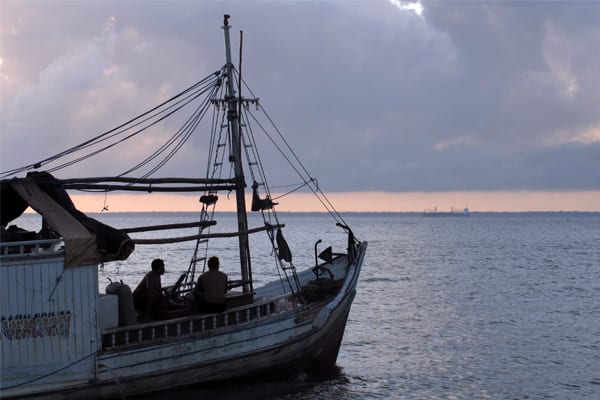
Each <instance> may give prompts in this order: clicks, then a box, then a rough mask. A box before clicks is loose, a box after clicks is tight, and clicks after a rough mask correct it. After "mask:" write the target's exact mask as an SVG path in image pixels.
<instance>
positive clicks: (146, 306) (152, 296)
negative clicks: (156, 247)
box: [133, 258, 166, 319]
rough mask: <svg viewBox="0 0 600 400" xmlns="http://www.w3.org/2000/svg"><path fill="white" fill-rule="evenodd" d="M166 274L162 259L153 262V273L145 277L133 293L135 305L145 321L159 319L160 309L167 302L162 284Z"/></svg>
mask: <svg viewBox="0 0 600 400" xmlns="http://www.w3.org/2000/svg"><path fill="white" fill-rule="evenodd" d="M164 273H165V263H164V261H163V260H161V259H160V258H157V259H155V260H153V261H152V271H150V272H148V273H147V274H146V276H144V279H142V281H141V282H140V284H139V285H138V286H137V287H136V288H135V290H134V291H133V305H134V307H135V310H136V311H138V312H139V313H141V314H142V315H141V317H142V318H143V319H158V310H159V307H160V305H161V304H163V303H165V300H166V299H165V297H164V295H163V293H162V285H161V282H160V276H161V275H162V274H164Z"/></svg>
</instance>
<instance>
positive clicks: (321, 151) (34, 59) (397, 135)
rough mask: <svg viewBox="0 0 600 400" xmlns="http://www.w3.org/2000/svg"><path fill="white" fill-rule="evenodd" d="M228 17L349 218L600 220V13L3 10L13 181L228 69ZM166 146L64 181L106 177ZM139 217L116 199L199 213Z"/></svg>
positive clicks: (396, 8) (520, 8)
mask: <svg viewBox="0 0 600 400" xmlns="http://www.w3.org/2000/svg"><path fill="white" fill-rule="evenodd" d="M225 13H227V14H230V15H231V24H232V26H233V31H232V35H233V38H234V42H235V43H234V48H235V49H237V46H238V44H237V42H238V41H239V40H238V39H237V38H238V34H237V32H238V31H239V30H243V31H244V39H243V40H244V53H243V54H244V55H243V74H244V79H245V80H246V81H247V82H249V84H250V86H251V88H252V90H253V92H254V94H256V95H257V96H258V97H260V99H261V104H262V105H263V107H265V108H266V109H267V110H268V111H269V114H270V115H271V116H273V117H274V119H275V120H276V123H277V126H278V127H279V128H280V129H281V130H282V131H283V133H284V135H285V136H286V138H287V139H288V140H289V142H290V143H291V144H292V146H293V147H294V150H295V151H296V153H297V154H298V155H299V156H300V158H301V159H302V160H303V163H304V165H306V166H307V167H308V169H309V170H310V171H311V173H312V174H313V175H315V176H317V177H318V179H319V185H320V187H321V189H322V190H324V191H326V192H328V193H332V197H333V198H335V200H336V202H339V205H338V204H336V205H338V209H339V210H342V211H421V210H423V209H424V208H433V207H434V206H437V207H438V209H450V207H451V206H454V207H456V208H463V207H469V208H470V209H471V210H475V211H529V210H533V211H545V210H577V211H600V91H599V90H598V88H599V87H600V52H598V51H597V48H598V43H600V24H599V23H598V21H600V2H596V1H564V2H562V1H500V2H493V1H421V2H403V1H399V0H366V1H354V0H348V1H342V0H339V1H221V2H217V1H188V2H178V1H168V2H162V1H120V2H113V1H101V2H94V1H69V2H63V1H52V2H50V1H41V2H36V1H11V0H0V113H1V114H0V130H1V140H0V170H2V171H4V170H8V169H11V168H15V167H19V166H22V165H24V164H29V163H32V162H35V161H38V160H40V159H43V158H45V157H46V156H48V155H52V154H55V153H57V152H59V151H61V150H63V149H65V148H67V147H70V146H73V145H75V144H77V143H80V142H82V141H84V140H85V139H88V138H90V137H93V136H95V135H97V134H99V133H101V132H104V131H106V130H108V129H110V128H112V127H114V126H116V125H118V124H119V123H120V122H123V121H126V120H128V119H129V118H131V117H132V116H135V115H138V114H140V113H141V112H142V111H145V110H147V109H149V108H150V107H152V106H154V105H156V104H158V103H160V102H162V101H164V100H165V99H167V98H169V97H171V96H172V95H173V94H175V93H177V92H179V91H180V90H182V89H184V88H186V87H188V86H190V85H191V84H192V83H195V82H196V81H198V80H199V79H201V78H203V77H205V76H206V75H208V74H209V73H210V72H213V71H216V70H217V69H219V68H220V67H221V66H222V65H223V63H224V59H223V57H224V55H223V54H224V51H223V33H222V30H221V26H222V23H223V14H225ZM236 52H237V50H236V51H234V53H236ZM154 145H155V143H152V142H150V141H149V142H148V143H145V144H142V145H139V146H136V147H133V148H129V149H127V150H125V151H123V152H122V153H119V154H118V155H117V156H116V157H115V158H113V159H110V160H108V161H107V160H106V159H104V160H101V161H96V162H92V163H91V164H90V165H83V164H82V165H79V164H78V165H77V167H76V168H74V169H72V170H65V171H64V174H63V172H62V171H61V174H62V175H61V174H58V176H59V177H71V176H85V175H89V176H99V175H106V174H107V173H108V172H110V171H111V168H112V167H115V168H119V167H121V166H124V165H126V164H128V163H129V165H130V164H131V163H132V160H134V159H135V157H139V155H140V154H142V153H145V152H146V147H147V148H148V149H150V148H152V146H154ZM203 150H204V149H203V148H202V147H201V144H200V143H195V142H194V143H193V146H192V149H191V150H190V152H188V153H186V155H187V156H188V159H190V158H195V156H193V155H192V154H202V153H203ZM194 151H195V152H196V153H193V152H194ZM195 165H196V164H194V163H193V162H192V163H191V164H190V162H187V161H185V160H184V159H182V160H179V161H177V160H175V161H174V162H173V163H172V164H170V165H169V166H168V168H167V169H166V171H165V173H166V174H168V175H166V176H170V175H179V174H181V175H189V172H190V169H194V168H195ZM273 169H274V170H277V169H278V168H277V166H275V168H273ZM98 170H101V173H98ZM117 172H120V171H115V173H117ZM63 175H64V176H63ZM137 199H138V198H137V197H135V196H133V197H131V196H129V197H127V196H121V197H119V196H117V195H111V196H110V201H111V206H112V209H111V210H122V211H124V210H128V209H135V210H144V211H151V210H159V209H167V208H169V207H172V206H173V205H176V207H177V208H179V210H184V209H185V210H187V209H191V208H188V207H187V206H185V205H184V202H182V203H180V202H179V200H182V199H181V198H179V197H177V198H175V197H173V198H171V200H165V199H164V198H162V197H160V198H159V199H158V200H156V201H155V202H153V203H144V204H141V202H140V201H139V200H137ZM175 199H177V201H176V200H175ZM118 200H119V201H118ZM290 200H292V201H290V204H291V205H285V204H282V203H280V204H281V206H280V207H281V208H283V210H298V211H302V210H304V211H307V210H310V211H313V206H312V205H308V204H309V203H308V201H307V200H306V199H305V198H304V197H303V195H298V196H296V197H292V198H290ZM77 201H78V205H81V206H80V208H82V209H83V210H84V211H99V210H100V209H101V208H102V207H103V205H104V204H105V202H106V200H105V199H104V197H103V196H100V197H98V196H94V197H90V196H80V197H78V200H77ZM195 204H197V202H196V203H195ZM311 204H312V203H311Z"/></svg>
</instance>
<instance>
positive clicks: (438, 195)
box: [72, 191, 600, 212]
mask: <svg viewBox="0 0 600 400" xmlns="http://www.w3.org/2000/svg"><path fill="white" fill-rule="evenodd" d="M141 196H143V197H141ZM72 197H73V201H74V202H75V204H76V206H77V207H78V208H79V209H80V210H81V211H83V212H101V211H102V209H103V208H104V207H105V206H106V207H107V208H108V212H169V211H175V212H185V211H199V210H200V203H199V202H198V200H197V196H194V195H166V194H152V195H141V194H137V195H136V194H133V195H132V194H109V195H108V196H107V198H106V201H105V198H104V195H91V194H85V195H77V194H75V195H73V196H72ZM273 198H274V199H276V200H275V201H276V202H278V203H279V204H278V205H277V207H276V209H277V211H281V212H325V211H326V210H325V209H324V208H323V206H322V205H321V204H320V202H319V201H318V200H317V199H316V198H315V197H314V196H313V195H312V194H306V193H305V194H292V195H289V196H286V197H285V198H282V199H277V196H276V195H274V196H273ZM327 198H328V199H329V200H330V201H331V203H332V204H333V205H334V207H335V208H336V210H337V211H340V212H421V211H423V210H424V209H430V208H434V207H437V208H438V210H439V211H449V210H450V208H451V207H454V208H455V209H461V210H462V209H463V208H469V210H470V211H475V212H477V211H480V212H485V211H491V212H525V211H593V212H600V191H580V192H545V191H544V192H542V191H519V192H516V191H515V192H509V191H496V192H405V193H385V192H364V193H358V192H356V193H355V192H352V193H331V194H328V195H327ZM250 202H251V199H250V197H248V198H247V199H246V204H247V207H248V208H250ZM217 210H218V211H235V201H234V196H233V195H232V196H231V197H230V198H229V199H228V198H227V197H224V196H221V197H220V198H219V202H218V206H217Z"/></svg>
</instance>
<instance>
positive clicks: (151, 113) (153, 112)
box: [0, 69, 222, 179]
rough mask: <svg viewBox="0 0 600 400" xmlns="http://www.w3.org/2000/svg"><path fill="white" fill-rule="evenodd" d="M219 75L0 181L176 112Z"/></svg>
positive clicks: (10, 172) (9, 172) (4, 175)
mask: <svg viewBox="0 0 600 400" xmlns="http://www.w3.org/2000/svg"><path fill="white" fill-rule="evenodd" d="M221 74H222V69H221V70H219V71H216V72H214V73H212V74H210V75H208V76H207V77H205V78H204V79H202V80H201V81H199V82H197V83H195V84H194V85H192V86H190V87H189V88H187V89H185V90H183V91H181V92H180V93H178V94H176V95H175V96H173V97H171V98H170V99H168V100H166V101H164V102H162V103H161V104H159V105H158V106H155V107H153V108H152V109H150V110H148V111H146V112H144V113H142V114H140V115H138V116H136V117H134V118H132V119H130V120H129V121H127V122H125V123H123V124H121V125H119V126H117V127H115V128H113V129H111V130H109V131H106V132H104V133H101V134H100V135H98V136H95V137H93V138H91V139H89V140H87V141H85V142H83V143H80V144H78V145H76V146H73V147H71V148H69V149H67V150H64V151H61V152H59V153H57V154H54V155H52V156H50V157H47V158H45V159H43V160H41V161H38V162H36V163H33V164H28V165H25V166H22V167H19V168H14V169H11V170H6V171H3V172H0V179H4V178H8V177H10V176H11V175H14V174H17V173H20V172H24V171H28V170H32V169H39V168H41V167H42V166H43V165H46V164H49V163H52V162H53V161H56V160H58V159H60V158H63V157H65V156H67V155H70V154H72V153H75V152H78V151H81V150H84V149H86V148H88V147H91V146H94V145H98V144H99V143H101V142H103V141H106V140H109V139H111V138H113V137H115V136H117V135H120V134H122V133H123V132H126V131H127V130H130V129H132V128H135V127H137V126H139V125H141V124H143V123H145V122H147V121H148V120H150V119H152V118H155V117H156V116H157V115H160V114H161V113H165V112H166V111H168V110H169V109H171V108H174V107H175V108H176V109H175V111H177V110H179V109H181V108H183V107H184V106H185V105H187V104H188V103H189V102H191V101H193V100H194V99H195V98H197V97H198V96H200V95H201V94H202V93H204V92H205V91H206V90H209V89H210V88H212V87H213V86H214V85H215V84H217V83H219V82H220V81H221V78H220V76H221ZM190 93H191V94H190ZM173 103H174V104H173ZM181 103H184V104H183V105H181V106H179V107H177V105H179V104H181ZM166 106H167V107H166ZM175 111H172V112H170V113H168V114H167V116H169V115H171V114H173V113H174V112H175ZM167 116H165V117H163V118H161V119H160V120H159V121H161V120H163V119H164V118H166V117H167ZM159 121H156V122H155V123H152V124H150V125H148V126H146V127H144V128H142V129H140V130H138V131H136V132H135V133H134V134H132V135H129V136H128V137H127V138H125V139H121V140H120V141H118V142H117V143H121V142H123V141H125V140H127V139H128V138H129V137H132V136H135V135H136V134H138V133H140V132H142V131H143V130H145V129H147V128H149V127H150V126H153V125H155V124H156V123H157V122H159ZM114 145H116V143H115V144H113V145H110V146H106V147H105V148H103V149H100V150H98V151H94V152H91V153H89V154H88V155H87V156H82V157H79V158H78V159H76V160H72V161H70V162H67V163H64V164H62V165H59V166H57V167H54V168H52V169H48V171H49V172H53V171H56V170H58V169H62V168H65V167H67V166H70V165H72V164H74V163H76V162H79V161H82V160H85V159H86V158H89V157H92V156H94V155H96V154H98V153H99V152H102V151H104V150H107V149H109V148H111V147H113V146H114Z"/></svg>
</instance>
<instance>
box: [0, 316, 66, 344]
mask: <svg viewBox="0 0 600 400" xmlns="http://www.w3.org/2000/svg"><path fill="white" fill-rule="evenodd" d="M1 321H2V334H1V335H0V339H8V340H19V339H28V338H36V337H47V336H50V337H52V336H60V337H68V336H69V333H70V327H71V311H61V312H59V313H54V312H50V313H41V314H33V315H31V314H29V315H14V316H13V315H11V316H9V317H8V318H7V317H4V316H3V317H2V319H1Z"/></svg>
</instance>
